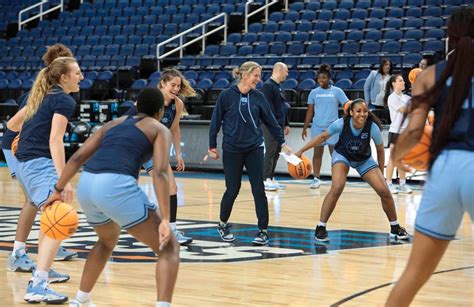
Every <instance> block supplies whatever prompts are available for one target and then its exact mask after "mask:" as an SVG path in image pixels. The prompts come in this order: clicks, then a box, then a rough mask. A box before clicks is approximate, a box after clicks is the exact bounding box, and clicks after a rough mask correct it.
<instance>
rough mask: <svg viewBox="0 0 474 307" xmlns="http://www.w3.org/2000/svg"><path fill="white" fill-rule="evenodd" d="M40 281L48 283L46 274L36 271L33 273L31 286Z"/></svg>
mask: <svg viewBox="0 0 474 307" xmlns="http://www.w3.org/2000/svg"><path fill="white" fill-rule="evenodd" d="M41 281H48V272H46V271H41V270H36V271H35V272H34V273H33V286H36V285H37V284H39V283H40V282H41Z"/></svg>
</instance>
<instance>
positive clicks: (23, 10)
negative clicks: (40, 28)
mask: <svg viewBox="0 0 474 307" xmlns="http://www.w3.org/2000/svg"><path fill="white" fill-rule="evenodd" d="M48 2H49V1H48V0H43V1H41V2H38V3H36V4H33V5H31V6H29V7H27V8H25V9H22V10H21V11H20V12H19V13H18V31H21V26H22V25H24V24H26V23H28V22H30V21H32V20H35V19H37V18H39V19H40V20H43V15H46V14H48V13H49V12H52V11H54V10H57V9H60V10H61V12H62V11H63V10H64V1H63V0H61V3H60V4H58V5H56V6H54V7H52V8H49V9H48V10H46V11H43V5H44V4H45V3H48ZM81 3H82V1H81ZM38 6H39V7H40V12H39V13H38V14H37V15H35V16H33V17H30V18H28V19H26V20H22V19H21V15H22V14H23V13H25V12H28V11H31V10H32V9H34V8H36V7H38Z"/></svg>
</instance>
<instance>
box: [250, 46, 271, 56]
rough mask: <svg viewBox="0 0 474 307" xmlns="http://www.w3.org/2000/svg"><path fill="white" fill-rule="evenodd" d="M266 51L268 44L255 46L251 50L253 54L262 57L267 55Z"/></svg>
mask: <svg viewBox="0 0 474 307" xmlns="http://www.w3.org/2000/svg"><path fill="white" fill-rule="evenodd" d="M268 50H269V47H268V44H265V43H263V44H258V45H256V46H255V49H254V50H253V53H254V54H257V55H264V54H267V53H268Z"/></svg>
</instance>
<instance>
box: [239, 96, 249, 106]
mask: <svg viewBox="0 0 474 307" xmlns="http://www.w3.org/2000/svg"><path fill="white" fill-rule="evenodd" d="M248 101H249V99H248V98H247V97H242V98H240V103H241V104H242V105H246V104H247V102H248Z"/></svg>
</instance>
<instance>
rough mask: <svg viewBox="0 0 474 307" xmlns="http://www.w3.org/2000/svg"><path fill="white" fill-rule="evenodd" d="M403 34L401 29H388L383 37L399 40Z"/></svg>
mask: <svg viewBox="0 0 474 307" xmlns="http://www.w3.org/2000/svg"><path fill="white" fill-rule="evenodd" d="M402 36H403V33H402V31H400V30H395V29H393V30H388V31H386V32H385V33H384V34H383V39H393V40H400V39H401V38H402Z"/></svg>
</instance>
